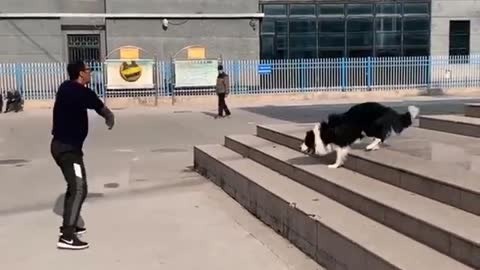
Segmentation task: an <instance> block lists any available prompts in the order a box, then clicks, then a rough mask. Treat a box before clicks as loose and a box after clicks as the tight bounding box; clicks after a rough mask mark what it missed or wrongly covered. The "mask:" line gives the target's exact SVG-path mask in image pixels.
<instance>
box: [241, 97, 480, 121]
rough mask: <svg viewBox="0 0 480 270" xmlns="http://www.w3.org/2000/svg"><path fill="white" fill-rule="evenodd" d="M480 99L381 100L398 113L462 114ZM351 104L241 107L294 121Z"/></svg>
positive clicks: (322, 115)
mask: <svg viewBox="0 0 480 270" xmlns="http://www.w3.org/2000/svg"><path fill="white" fill-rule="evenodd" d="M479 101H480V100H468V101H467V100H431V101H411V102H381V103H382V104H385V105H387V106H391V107H392V108H394V109H395V110H397V111H398V112H400V113H403V112H406V110H407V106H408V105H416V106H418V107H420V114H421V115H422V114H423V115H433V114H463V113H464V104H465V103H470V102H479ZM351 106H352V105H351V104H319V105H287V106H274V105H267V106H262V107H242V108H239V109H240V110H244V111H247V112H250V113H255V114H259V115H263V116H266V117H270V118H274V119H279V120H284V121H291V122H296V123H312V122H320V121H322V120H324V119H326V118H327V117H328V114H330V113H340V112H344V111H346V110H348V108H350V107H351Z"/></svg>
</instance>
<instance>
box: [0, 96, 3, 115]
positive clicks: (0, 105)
mask: <svg viewBox="0 0 480 270" xmlns="http://www.w3.org/2000/svg"><path fill="white" fill-rule="evenodd" d="M2 112H3V95H2V92H1V91H0V113H2Z"/></svg>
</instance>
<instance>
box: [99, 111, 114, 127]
mask: <svg viewBox="0 0 480 270" xmlns="http://www.w3.org/2000/svg"><path fill="white" fill-rule="evenodd" d="M100 115H101V116H102V117H103V118H105V124H106V125H107V127H108V129H109V130H111V129H112V128H113V126H114V125H115V116H114V115H113V113H112V111H110V109H109V108H108V107H107V106H103V108H102V110H101V111H100Z"/></svg>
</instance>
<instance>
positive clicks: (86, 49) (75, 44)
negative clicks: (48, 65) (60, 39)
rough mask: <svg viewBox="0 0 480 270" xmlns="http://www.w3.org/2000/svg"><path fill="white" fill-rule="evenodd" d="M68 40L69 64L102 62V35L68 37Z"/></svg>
mask: <svg viewBox="0 0 480 270" xmlns="http://www.w3.org/2000/svg"><path fill="white" fill-rule="evenodd" d="M67 39H68V60H69V62H74V61H86V62H98V61H100V35H98V34H97V35H95V34H89V35H67Z"/></svg>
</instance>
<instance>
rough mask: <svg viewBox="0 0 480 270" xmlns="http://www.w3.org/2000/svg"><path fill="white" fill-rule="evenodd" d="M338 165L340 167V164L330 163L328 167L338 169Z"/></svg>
mask: <svg viewBox="0 0 480 270" xmlns="http://www.w3.org/2000/svg"><path fill="white" fill-rule="evenodd" d="M338 167H340V165H339V164H330V165H328V168H330V169H336V168H338Z"/></svg>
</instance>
